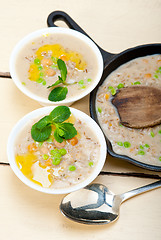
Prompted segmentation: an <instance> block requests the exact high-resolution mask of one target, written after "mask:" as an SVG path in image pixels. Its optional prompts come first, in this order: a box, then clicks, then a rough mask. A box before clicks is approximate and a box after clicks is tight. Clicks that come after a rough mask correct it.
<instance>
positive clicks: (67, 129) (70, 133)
mask: <svg viewBox="0 0 161 240" xmlns="http://www.w3.org/2000/svg"><path fill="white" fill-rule="evenodd" d="M58 126H59V129H61V130H63V132H64V135H63V136H61V137H63V138H64V139H66V140H67V139H71V138H73V137H74V136H75V135H77V130H76V129H75V127H74V125H73V124H72V123H66V122H65V123H60V124H59V125H58ZM58 133H59V132H58Z"/></svg>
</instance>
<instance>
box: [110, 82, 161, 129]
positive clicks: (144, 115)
mask: <svg viewBox="0 0 161 240" xmlns="http://www.w3.org/2000/svg"><path fill="white" fill-rule="evenodd" d="M111 102H112V104H113V105H114V106H115V107H116V108H117V111H118V114H119V117H120V123H121V124H122V125H124V126H126V127H130V128H145V127H152V126H155V125H157V124H160V123H161V88H155V87H149V86H131V87H125V88H121V89H119V90H118V91H117V92H116V94H115V95H114V96H113V98H112V100H111Z"/></svg>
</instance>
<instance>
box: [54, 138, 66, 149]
mask: <svg viewBox="0 0 161 240" xmlns="http://www.w3.org/2000/svg"><path fill="white" fill-rule="evenodd" d="M54 144H55V147H56V148H63V147H65V144H66V142H65V141H63V142H62V143H59V142H57V141H56V140H55V139H54Z"/></svg>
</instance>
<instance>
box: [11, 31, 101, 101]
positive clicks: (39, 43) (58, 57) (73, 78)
mask: <svg viewBox="0 0 161 240" xmlns="http://www.w3.org/2000/svg"><path fill="white" fill-rule="evenodd" d="M102 72H103V60H102V55H101V53H100V51H99V49H98V48H97V46H96V45H95V44H94V43H93V42H92V40H90V39H89V38H88V37H86V36H85V35H83V34H81V33H79V32H77V31H74V30H71V29H65V28H47V29H41V30H38V31H36V32H33V33H31V34H29V35H28V36H26V37H25V38H24V39H22V40H21V41H20V42H19V43H18V44H17V45H16V47H15V48H14V50H13V52H12V55H11V59H10V73H11V77H12V78H13V81H14V82H15V84H16V85H17V87H18V88H19V89H20V90H21V91H22V92H24V93H25V94H26V95H28V96H29V97H31V98H33V99H35V100H37V101H38V102H40V103H41V104H42V105H68V106H69V105H70V104H71V103H72V102H74V101H76V100H78V99H80V98H82V97H84V96H86V95H87V94H88V93H90V92H91V91H92V90H93V89H94V87H95V86H96V85H97V83H98V82H99V80H100V78H101V76H102Z"/></svg>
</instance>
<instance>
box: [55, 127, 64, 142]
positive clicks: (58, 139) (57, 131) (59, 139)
mask: <svg viewBox="0 0 161 240" xmlns="http://www.w3.org/2000/svg"><path fill="white" fill-rule="evenodd" d="M54 138H55V140H56V141H57V142H59V143H62V142H63V138H62V137H61V136H60V135H59V130H58V129H55V131H54Z"/></svg>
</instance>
